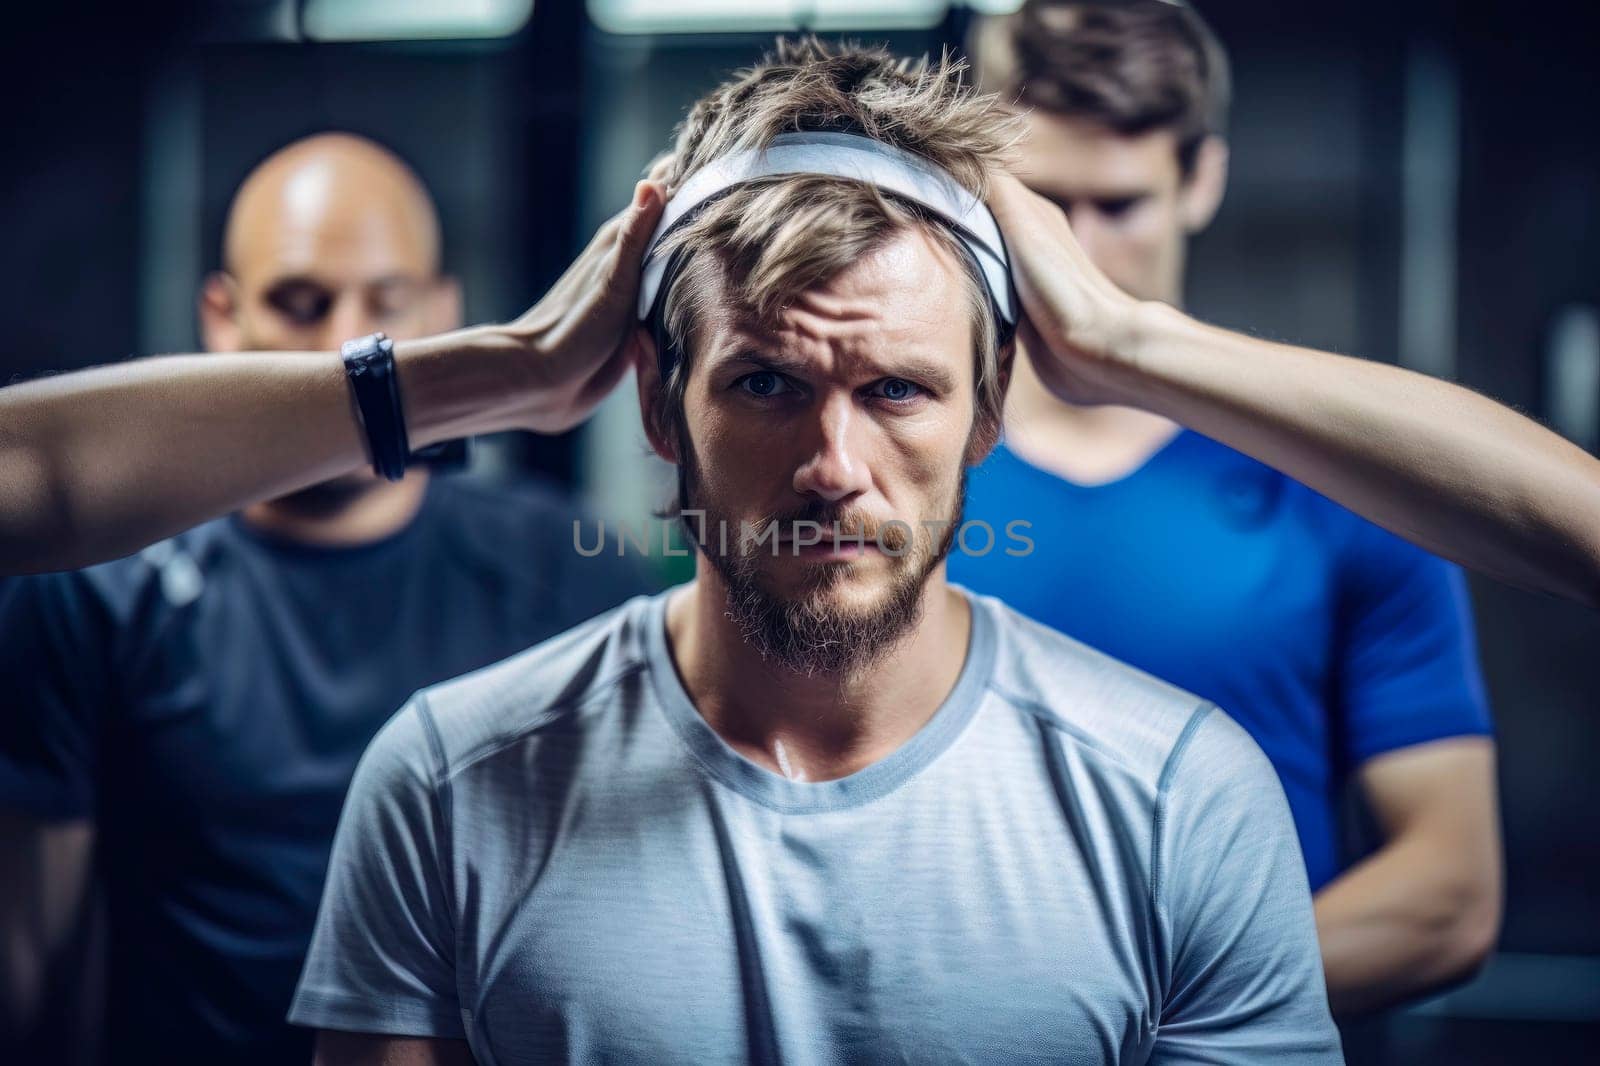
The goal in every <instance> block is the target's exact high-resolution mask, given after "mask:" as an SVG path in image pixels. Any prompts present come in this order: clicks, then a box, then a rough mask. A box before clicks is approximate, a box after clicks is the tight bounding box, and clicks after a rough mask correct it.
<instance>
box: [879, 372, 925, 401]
mask: <svg viewBox="0 0 1600 1066" xmlns="http://www.w3.org/2000/svg"><path fill="white" fill-rule="evenodd" d="M878 387H879V389H880V390H881V391H880V392H879V395H880V396H882V397H883V398H884V399H885V400H889V401H891V402H893V403H905V402H906V401H907V400H910V399H914V398H915V397H916V396H917V394H918V393H920V392H921V391H922V389H921V388H920V387H919V386H917V385H913V384H912V383H911V382H909V381H907V380H905V379H904V378H884V379H883V381H881V382H880V383H879V385H878Z"/></svg>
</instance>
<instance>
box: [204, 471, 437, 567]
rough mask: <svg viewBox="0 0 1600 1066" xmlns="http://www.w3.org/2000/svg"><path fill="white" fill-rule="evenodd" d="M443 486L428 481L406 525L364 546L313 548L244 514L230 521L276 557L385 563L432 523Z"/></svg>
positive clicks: (348, 562)
mask: <svg viewBox="0 0 1600 1066" xmlns="http://www.w3.org/2000/svg"><path fill="white" fill-rule="evenodd" d="M439 484H440V478H439V477H438V476H437V475H435V476H432V477H430V478H429V479H428V483H427V484H426V485H425V486H423V489H422V500H421V502H419V503H418V504H417V510H416V512H415V513H414V514H412V516H411V517H410V518H409V519H408V520H407V521H406V524H405V525H403V526H401V527H400V528H398V529H395V530H393V531H391V532H389V533H385V534H384V535H383V536H381V537H379V538H377V539H376V540H369V541H365V542H363V543H360V544H312V543H308V542H306V541H300V540H294V539H293V538H291V537H286V536H283V535H282V534H280V533H275V532H272V531H271V530H266V529H261V528H259V527H258V526H255V525H252V524H251V522H250V520H249V519H248V518H246V517H245V516H244V512H243V511H234V512H233V513H232V514H230V515H228V519H227V520H228V522H229V524H230V525H231V526H232V527H233V529H234V531H235V532H237V533H238V534H239V535H240V536H242V537H243V538H244V539H245V540H246V541H248V542H249V543H251V544H255V545H257V546H259V547H261V548H264V549H266V550H267V551H268V552H271V553H272V554H274V555H278V556H282V557H284V558H288V559H296V560H303V561H306V562H312V563H328V564H336V565H349V564H351V563H357V562H362V561H365V560H367V559H382V558H384V557H385V556H387V555H389V554H390V553H392V552H395V551H398V550H399V549H400V548H401V547H403V546H404V545H406V544H409V543H410V542H411V541H412V540H413V539H415V538H416V537H418V536H419V535H420V532H421V530H422V529H423V527H424V525H425V524H426V523H428V522H430V521H432V519H433V512H434V509H435V504H437V502H438V499H439V496H440V495H441V493H442V492H444V491H445V490H443V489H441V488H440V487H439Z"/></svg>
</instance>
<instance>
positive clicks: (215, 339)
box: [197, 270, 244, 352]
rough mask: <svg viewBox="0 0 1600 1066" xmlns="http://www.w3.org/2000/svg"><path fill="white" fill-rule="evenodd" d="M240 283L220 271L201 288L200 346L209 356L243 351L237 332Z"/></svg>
mask: <svg viewBox="0 0 1600 1066" xmlns="http://www.w3.org/2000/svg"><path fill="white" fill-rule="evenodd" d="M239 298H240V297H239V283H238V282H236V281H234V280H233V277H232V276H231V275H229V274H227V273H225V272H223V271H221V270H214V271H212V272H211V273H209V274H207V275H206V279H205V281H203V282H201V284H200V299H199V301H198V308H197V309H198V313H199V318H200V344H201V346H202V347H204V348H205V350H206V351H208V352H237V351H239V350H240V349H242V348H243V347H244V330H242V329H240V328H239Z"/></svg>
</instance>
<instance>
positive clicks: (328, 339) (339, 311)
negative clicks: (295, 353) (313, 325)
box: [318, 292, 379, 349]
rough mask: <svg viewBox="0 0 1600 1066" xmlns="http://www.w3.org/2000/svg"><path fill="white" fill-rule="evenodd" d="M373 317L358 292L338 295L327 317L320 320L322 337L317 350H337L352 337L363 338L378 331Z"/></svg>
mask: <svg viewBox="0 0 1600 1066" xmlns="http://www.w3.org/2000/svg"><path fill="white" fill-rule="evenodd" d="M378 328H379V327H378V324H377V321H376V319H375V317H374V316H373V315H372V314H371V313H370V311H369V310H368V308H367V303H366V301H365V300H364V299H362V297H361V294H360V293H358V292H345V293H340V294H339V296H338V298H337V299H335V300H334V302H333V306H332V307H330V308H329V309H328V315H327V317H326V318H324V319H323V320H322V336H321V337H320V338H319V340H320V341H321V343H320V344H319V345H318V347H319V348H323V349H329V348H337V347H339V345H341V344H343V343H344V342H345V341H347V340H350V339H351V338H353V337H365V336H366V335H367V334H369V333H376V332H377V331H378Z"/></svg>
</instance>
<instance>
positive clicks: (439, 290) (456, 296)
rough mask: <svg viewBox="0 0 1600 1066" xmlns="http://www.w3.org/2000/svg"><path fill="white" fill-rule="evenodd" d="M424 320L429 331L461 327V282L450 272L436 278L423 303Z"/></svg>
mask: <svg viewBox="0 0 1600 1066" xmlns="http://www.w3.org/2000/svg"><path fill="white" fill-rule="evenodd" d="M423 322H424V328H425V329H426V330H427V332H429V333H448V332H450V331H451V330H453V329H460V328H461V282H459V281H457V280H456V279H455V278H453V277H451V276H450V275H448V274H444V275H441V276H440V277H438V278H435V279H434V281H433V283H432V284H431V285H430V286H429V288H428V296H427V302H426V303H425V304H424V305H423Z"/></svg>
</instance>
